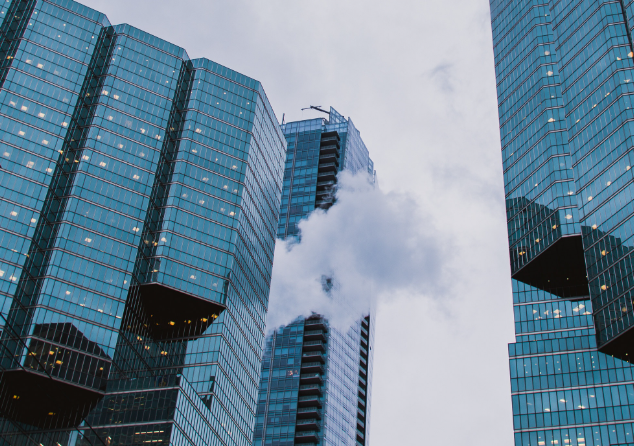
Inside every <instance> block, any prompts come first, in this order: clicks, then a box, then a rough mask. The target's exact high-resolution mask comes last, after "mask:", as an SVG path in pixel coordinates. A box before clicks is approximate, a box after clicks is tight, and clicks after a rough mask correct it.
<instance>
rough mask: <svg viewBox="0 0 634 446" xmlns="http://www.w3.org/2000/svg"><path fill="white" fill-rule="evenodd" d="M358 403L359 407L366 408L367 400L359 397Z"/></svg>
mask: <svg viewBox="0 0 634 446" xmlns="http://www.w3.org/2000/svg"><path fill="white" fill-rule="evenodd" d="M357 403H358V407H360V408H362V409H363V410H365V401H363V400H362V399H361V398H357Z"/></svg>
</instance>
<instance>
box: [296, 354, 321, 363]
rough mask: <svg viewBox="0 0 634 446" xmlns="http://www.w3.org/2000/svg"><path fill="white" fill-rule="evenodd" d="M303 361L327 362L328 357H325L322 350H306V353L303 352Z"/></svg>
mask: <svg viewBox="0 0 634 446" xmlns="http://www.w3.org/2000/svg"><path fill="white" fill-rule="evenodd" d="M303 361H306V362H315V361H319V362H321V363H322V364H323V363H324V362H326V358H324V355H323V354H321V353H320V352H306V353H302V362H303Z"/></svg>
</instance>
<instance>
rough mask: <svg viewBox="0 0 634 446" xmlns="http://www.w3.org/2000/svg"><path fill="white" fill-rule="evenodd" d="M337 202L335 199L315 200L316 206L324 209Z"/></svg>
mask: <svg viewBox="0 0 634 446" xmlns="http://www.w3.org/2000/svg"><path fill="white" fill-rule="evenodd" d="M334 202H335V199H334V198H333V197H328V198H323V199H318V200H315V206H316V207H318V208H322V209H328V208H329V207H330V206H332V204H333V203H334Z"/></svg>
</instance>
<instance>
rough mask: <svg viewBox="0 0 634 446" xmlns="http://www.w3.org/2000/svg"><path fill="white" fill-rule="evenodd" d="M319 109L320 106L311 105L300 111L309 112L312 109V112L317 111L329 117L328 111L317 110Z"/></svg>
mask: <svg viewBox="0 0 634 446" xmlns="http://www.w3.org/2000/svg"><path fill="white" fill-rule="evenodd" d="M319 107H321V105H311V106H310V107H305V108H302V111H304V110H310V109H311V108H312V109H313V110H317V111H320V112H322V113H326V114H327V115H329V114H330V112H329V111H326V110H324V109H323V108H319Z"/></svg>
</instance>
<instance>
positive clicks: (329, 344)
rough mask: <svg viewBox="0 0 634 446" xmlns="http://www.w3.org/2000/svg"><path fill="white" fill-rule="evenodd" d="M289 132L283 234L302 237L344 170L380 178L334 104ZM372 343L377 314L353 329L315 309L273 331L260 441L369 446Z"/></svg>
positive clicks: (328, 283) (332, 280)
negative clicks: (302, 226)
mask: <svg viewBox="0 0 634 446" xmlns="http://www.w3.org/2000/svg"><path fill="white" fill-rule="evenodd" d="M318 110H320V109H318ZM320 111H324V110H320ZM282 132H283V133H284V136H285V137H286V141H287V142H288V150H287V154H286V168H285V171H284V187H283V190H282V204H281V211H280V221H279V225H278V230H277V235H278V237H280V238H286V237H301V234H300V233H299V230H298V227H297V223H298V222H299V221H300V220H301V219H302V218H306V217H307V216H308V214H310V212H312V211H313V210H315V209H316V208H321V209H328V208H329V207H330V206H332V204H333V203H334V200H335V196H334V190H335V186H336V183H337V173H339V172H341V171H342V170H344V169H345V170H349V171H350V172H367V173H368V174H369V175H371V178H372V181H374V178H375V172H374V164H373V163H372V160H371V159H370V156H369V152H368V150H367V148H366V147H365V144H364V143H363V140H362V139H361V136H360V133H359V131H358V130H357V129H356V128H355V127H354V125H353V123H352V120H351V119H349V118H348V119H345V118H344V117H343V116H341V115H340V114H339V113H337V111H336V110H335V109H333V108H330V111H329V112H328V119H324V118H318V119H309V120H304V121H298V122H289V123H287V124H284V125H282ZM335 275H336V272H335ZM321 279H322V280H321V281H322V287H323V290H324V292H326V293H328V292H329V291H330V290H331V289H332V288H333V287H334V286H336V277H326V276H323V277H322V278H321ZM359 316H361V315H359ZM270 328H271V327H269V329H270ZM373 345H374V313H373V312H369V314H368V315H366V317H363V318H361V319H359V320H358V321H357V322H356V323H355V324H353V325H352V326H351V327H350V328H349V329H348V330H340V329H337V328H336V327H333V326H331V324H330V323H329V322H328V320H327V319H325V318H323V317H321V316H320V315H317V314H315V315H313V316H311V317H309V318H302V317H300V318H298V319H297V320H295V321H293V322H292V323H290V324H288V325H286V326H281V327H277V328H275V329H274V330H273V331H272V332H270V333H269V334H267V337H266V343H265V348H264V358H263V361H262V374H261V379H260V394H259V400H258V408H257V420H256V425H255V434H254V442H253V445H254V446H268V445H275V446H290V445H293V444H302V445H306V446H310V445H320V446H326V445H329V446H335V445H336V446H344V445H345V446H348V445H350V446H353V445H355V446H356V445H359V446H366V445H369V438H368V436H369V432H370V405H371V392H372V358H373V352H372V346H373Z"/></svg>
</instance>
